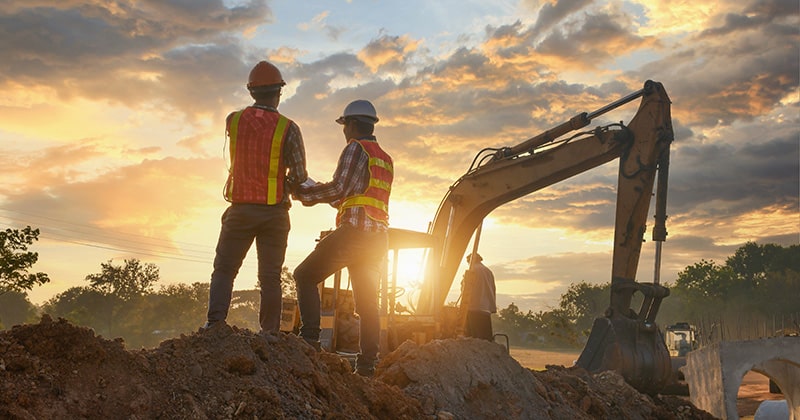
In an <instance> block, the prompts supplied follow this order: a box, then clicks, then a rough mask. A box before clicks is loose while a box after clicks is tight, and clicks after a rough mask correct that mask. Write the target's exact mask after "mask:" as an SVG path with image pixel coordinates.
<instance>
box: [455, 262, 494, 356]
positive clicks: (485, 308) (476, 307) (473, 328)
mask: <svg viewBox="0 0 800 420" xmlns="http://www.w3.org/2000/svg"><path fill="white" fill-rule="evenodd" d="M467 263H468V264H469V268H468V269H467V271H465V272H464V279H463V280H462V281H461V297H462V302H461V304H462V310H464V309H466V311H467V320H466V331H465V333H466V336H467V337H475V338H482V339H484V340H489V341H494V334H493V333H492V314H493V313H496V312H497V301H496V297H497V293H496V290H495V284H494V274H492V271H491V270H489V267H486V266H485V265H483V258H482V257H481V256H480V254H478V253H477V252H476V253H473V254H468V255H467Z"/></svg>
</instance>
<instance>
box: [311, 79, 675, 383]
mask: <svg viewBox="0 0 800 420" xmlns="http://www.w3.org/2000/svg"><path fill="white" fill-rule="evenodd" d="M639 98H641V101H640V103H639V108H638V111H637V112H636V114H635V115H634V116H633V118H632V119H630V121H629V122H628V123H627V124H625V123H623V122H619V123H612V124H608V125H605V126H597V127H595V128H593V129H590V130H584V131H578V130H581V129H583V128H584V127H587V126H588V125H589V124H590V123H591V122H592V120H594V119H596V118H598V117H599V116H601V115H603V114H605V113H607V112H609V111H611V110H614V109H616V108H618V107H621V106H623V105H625V104H628V103H630V102H632V101H634V100H636V99H639ZM670 105H671V102H670V99H669V97H668V95H667V93H666V91H665V89H664V87H663V85H662V84H661V83H658V82H655V81H651V80H648V81H646V82H645V83H644V86H643V87H642V89H640V90H638V91H636V92H633V93H630V94H628V95H627V96H625V97H622V98H620V99H619V100H617V101H614V102H612V103H610V104H608V105H605V106H603V107H601V108H599V109H597V110H595V111H593V112H582V113H579V114H577V115H575V116H574V117H572V118H571V119H569V121H566V122H563V123H562V124H560V125H558V126H556V127H554V128H551V129H549V130H546V131H544V132H542V133H540V134H538V135H536V136H534V137H531V138H529V139H527V140H524V141H522V142H521V143H519V144H517V145H514V146H504V147H487V148H484V149H483V150H481V151H479V152H478V153H477V154H476V156H475V158H474V159H473V161H472V164H471V165H470V166H469V168H468V170H467V171H466V172H465V173H464V174H463V175H462V176H461V177H459V178H458V179H457V180H456V181H455V182H454V183H453V184H452V185H451V186H450V188H449V189H448V190H447V192H446V194H445V195H444V198H443V199H442V201H441V203H440V205H439V207H438V210H437V212H436V214H435V216H434V218H433V220H432V221H431V222H430V223H429V227H428V230H427V232H418V231H412V230H404V229H395V228H390V230H389V254H390V255H389V257H391V258H387V261H391V264H388V263H387V266H386V270H385V271H386V273H385V275H384V276H383V278H382V280H381V285H380V296H379V297H378V299H379V300H380V311H381V328H382V340H381V341H382V342H381V353H382V354H386V353H388V352H390V351H392V350H394V349H395V348H397V346H399V345H400V344H402V343H403V342H405V341H407V340H411V341H413V342H416V343H418V344H424V343H426V342H429V341H431V340H434V339H443V338H451V337H457V336H458V335H459V334H460V333H461V332H462V331H463V328H464V325H463V322H464V317H463V316H460V308H458V307H454V306H452V305H448V304H447V302H446V299H447V295H448V293H449V291H450V288H451V286H452V284H453V281H454V279H455V276H456V271H457V270H458V268H459V265H460V263H461V261H462V260H463V257H464V255H465V253H466V252H467V248H468V247H469V242H470V241H471V240H473V238H474V243H473V244H472V247H473V251H477V249H478V247H479V241H480V233H481V227H482V223H483V220H484V218H485V217H486V216H487V215H489V214H490V213H491V212H492V211H493V210H495V209H496V208H498V207H499V206H501V205H503V204H506V203H508V202H510V201H512V200H515V199H518V198H520V197H523V196H526V195H528V194H531V193H534V192H536V191H539V190H541V189H543V188H546V187H548V186H550V185H553V184H556V183H558V182H561V181H564V180H566V179H568V178H570V177H573V176H575V175H578V174H581V173H583V172H585V171H587V170H590V169H592V168H596V167H598V166H600V165H603V164H605V163H608V162H611V161H613V160H615V159H618V160H619V173H618V191H617V200H616V216H615V222H614V226H615V228H614V240H613V259H612V268H611V276H610V277H611V296H610V301H609V307H608V309H607V310H606V312H605V315H604V316H603V317H600V318H597V319H596V320H595V322H594V325H593V327H592V330H591V332H590V335H589V338H588V341H587V343H586V347H585V348H584V350H583V352H582V353H581V355H580V357H579V359H578V360H577V365H578V366H581V367H583V368H585V369H587V370H589V371H590V372H599V371H603V370H615V371H617V372H619V373H620V374H621V375H622V376H623V377H624V378H625V379H626V380H627V381H628V382H629V383H630V384H631V385H632V386H634V387H635V388H637V389H639V390H640V391H642V392H656V391H657V390H658V389H660V388H661V387H662V386H663V385H664V384H666V383H667V382H668V381H669V378H670V375H671V369H670V358H669V353H668V351H667V348H666V346H665V344H664V339H663V336H662V335H661V333H660V332H659V328H658V326H657V325H656V323H655V317H656V315H657V313H658V309H659V306H660V304H661V300H662V299H663V298H665V297H667V296H668V295H669V290H668V289H667V288H666V287H664V286H662V285H661V284H660V281H659V271H660V261H661V244H662V242H663V241H664V240H665V239H666V235H667V232H666V227H665V221H666V218H667V216H666V191H667V178H668V175H667V174H668V167H669V150H670V144H671V142H672V140H673V130H672V121H671V115H670ZM657 175H658V176H657ZM654 188H655V193H656V194H655V195H656V203H655V204H656V206H655V207H656V209H655V225H654V228H653V240H654V241H655V242H656V248H655V249H656V258H655V261H656V267H655V274H654V279H653V282H651V283H643V282H638V281H636V278H635V277H636V273H637V269H638V263H639V256H640V252H641V248H642V242H643V240H644V233H645V230H646V221H647V217H648V212H649V207H650V203H651V196H652V195H653V190H654ZM322 234H324V232H323V233H322ZM404 249H421V250H423V252H424V255H425V258H424V263H423V266H422V267H421V270H420V272H421V273H422V282H421V289H420V290H419V294H418V295H417V296H416V301H415V303H414V304H411V305H409V306H410V307H406V306H404V305H402V304H400V303H399V302H397V301H396V298H397V297H398V294H399V290H400V289H399V286H398V285H397V282H396V281H395V280H396V279H397V272H398V265H399V264H400V263H399V261H398V255H399V252H400V251H401V250H404ZM390 265H391V266H390ZM341 284H342V276H341V273H337V274H336V275H335V276H334V286H333V287H332V288H331V287H325V285H324V284H321V285H320V287H321V288H322V289H323V290H322V293H321V296H322V301H323V303H322V308H321V309H322V312H323V319H322V327H323V337H322V341H323V347H325V348H326V349H328V350H329V351H342V352H347V351H352V350H353V348H352V347H353V346H352V343H353V342H354V339H353V337H352V331H353V330H354V328H353V325H354V323H357V317H355V319H354V317H353V316H352V314H351V312H352V302H351V300H352V294H351V292H350V291H349V290H347V288H345V289H341V288H340V287H341ZM636 292H639V293H641V294H642V295H643V297H644V298H643V299H642V307H641V308H640V310H639V311H635V310H634V309H632V308H631V301H632V296H633V295H634V293H636ZM344 308H346V309H344ZM295 318H296V317H295ZM356 325H357V324H356ZM343 331H347V332H348V333H347V334H349V337H345V336H344V335H343V334H340V332H343ZM355 342H356V343H357V341H355ZM343 346H344V347H348V348H343ZM356 350H357V346H356Z"/></svg>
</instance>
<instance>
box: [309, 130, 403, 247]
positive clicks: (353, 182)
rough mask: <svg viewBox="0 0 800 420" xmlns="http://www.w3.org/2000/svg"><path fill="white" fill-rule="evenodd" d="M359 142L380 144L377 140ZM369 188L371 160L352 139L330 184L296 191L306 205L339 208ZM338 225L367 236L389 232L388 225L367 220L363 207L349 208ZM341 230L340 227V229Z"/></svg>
mask: <svg viewBox="0 0 800 420" xmlns="http://www.w3.org/2000/svg"><path fill="white" fill-rule="evenodd" d="M359 140H372V141H377V140H376V139H375V137H374V136H367V137H364V138H361V139H359ZM367 186H369V156H368V155H367V154H366V153H364V151H363V150H362V149H361V146H359V144H358V143H357V142H355V141H353V140H352V139H351V140H349V141H348V142H347V146H346V147H345V148H344V150H343V151H342V154H341V156H339V163H338V165H337V166H336V171H334V173H333V180H331V182H325V183H317V184H316V185H314V186H311V187H303V186H300V187H299V188H298V189H296V190H295V198H296V199H298V200H300V201H302V202H303V205H306V206H310V205H314V204H318V203H329V204H330V205H331V206H332V207H335V208H337V209H338V208H339V204H340V203H341V202H342V200H344V199H345V198H347V197H350V196H353V195H358V194H363V193H364V191H366V190H367ZM339 224H340V225H343V224H347V225H350V226H352V227H355V228H356V229H359V230H363V231H366V232H383V231H386V229H387V228H386V225H384V224H383V223H381V222H378V221H377V220H373V219H372V218H370V217H369V216H367V213H366V211H364V207H361V206H359V207H348V208H346V209H345V210H344V213H343V214H342V216H341V217H340V219H339ZM337 227H339V226H337Z"/></svg>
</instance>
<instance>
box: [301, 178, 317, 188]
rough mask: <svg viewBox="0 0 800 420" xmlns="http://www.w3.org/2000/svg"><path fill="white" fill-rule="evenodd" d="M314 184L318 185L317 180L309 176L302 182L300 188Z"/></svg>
mask: <svg viewBox="0 0 800 420" xmlns="http://www.w3.org/2000/svg"><path fill="white" fill-rule="evenodd" d="M314 185H317V181H314V180H313V179H311V177H308V178H307V179H306V180H305V181H303V182H301V183H300V188H309V187H313V186H314Z"/></svg>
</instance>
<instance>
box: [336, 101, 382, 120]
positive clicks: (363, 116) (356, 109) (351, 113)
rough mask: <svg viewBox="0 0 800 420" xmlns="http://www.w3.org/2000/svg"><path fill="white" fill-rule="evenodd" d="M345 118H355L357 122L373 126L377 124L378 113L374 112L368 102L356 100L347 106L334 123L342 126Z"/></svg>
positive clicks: (373, 108)
mask: <svg viewBox="0 0 800 420" xmlns="http://www.w3.org/2000/svg"><path fill="white" fill-rule="evenodd" d="M347 118H355V119H357V120H359V121H363V122H366V123H370V124H375V123H377V122H378V113H377V112H375V107H374V106H372V103H370V101H367V100H364V99H358V100H355V101H353V102H350V103H349V104H347V106H346V107H345V108H344V112H343V113H342V116H341V117H339V118H337V119H336V122H337V123H339V124H344V121H345V119H347Z"/></svg>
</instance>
